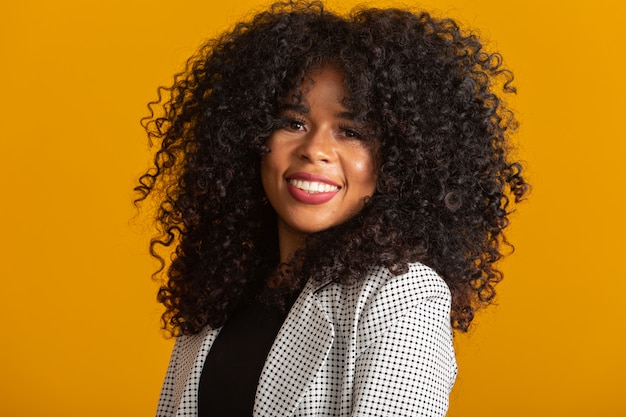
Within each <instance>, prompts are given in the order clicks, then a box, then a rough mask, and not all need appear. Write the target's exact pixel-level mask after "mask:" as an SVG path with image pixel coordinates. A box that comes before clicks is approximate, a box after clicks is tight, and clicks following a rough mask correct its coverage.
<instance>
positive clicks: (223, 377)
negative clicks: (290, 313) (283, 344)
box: [198, 301, 287, 417]
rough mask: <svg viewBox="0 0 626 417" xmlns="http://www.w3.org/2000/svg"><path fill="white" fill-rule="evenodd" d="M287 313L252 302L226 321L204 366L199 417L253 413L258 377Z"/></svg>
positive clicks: (199, 391)
mask: <svg viewBox="0 0 626 417" xmlns="http://www.w3.org/2000/svg"><path fill="white" fill-rule="evenodd" d="M286 315H287V313H286V312H285V313H283V312H281V311H279V309H277V308H274V307H270V306H267V305H265V304H263V303H261V302H260V301H252V302H251V303H249V304H247V305H245V306H243V307H241V308H240V309H239V310H237V311H236V312H235V313H234V314H233V315H232V316H231V317H230V318H229V319H228V320H227V321H226V323H225V324H224V326H223V327H222V330H220V332H219V334H218V336H217V338H216V339H215V341H214V342H213V345H212V346H211V350H210V351H209V354H208V355H207V357H206V361H205V363H204V368H203V369H202V375H201V377H200V386H199V387H198V416H199V417H207V416H233V417H236V416H242V417H243V416H245V417H251V416H252V409H253V407H254V396H255V394H256V387H257V384H258V382H259V376H260V375H261V371H262V370H263V365H264V364H265V359H266V357H267V354H268V353H269V351H270V349H271V347H272V344H273V343H274V339H275V338H276V335H277V334H278V331H279V330H280V327H281V326H282V324H283V321H284V320H285V317H286Z"/></svg>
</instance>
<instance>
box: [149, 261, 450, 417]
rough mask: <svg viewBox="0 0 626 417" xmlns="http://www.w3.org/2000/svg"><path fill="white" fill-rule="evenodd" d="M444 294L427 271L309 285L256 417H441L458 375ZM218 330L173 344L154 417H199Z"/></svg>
mask: <svg viewBox="0 0 626 417" xmlns="http://www.w3.org/2000/svg"><path fill="white" fill-rule="evenodd" d="M450 300H451V297H450V291H449V289H448V287H447V285H446V284H445V282H444V281H443V280H442V279H441V278H440V277H439V276H438V275H437V274H436V273H435V272H434V271H433V270H432V269H430V268H429V267H427V266H424V265H422V264H419V263H415V264H410V265H409V271H408V272H407V273H405V274H402V275H398V276H394V275H392V274H391V273H390V272H389V271H388V270H387V269H385V268H371V270H370V271H369V276H368V277H367V278H366V279H365V280H363V281H362V282H359V283H358V284H354V285H340V284H336V283H333V282H322V283H320V282H312V281H310V282H308V283H307V284H306V285H305V287H304V289H303V290H302V293H301V294H300V296H299V297H298V299H297V300H296V302H295V304H294V305H293V307H292V308H291V310H290V311H289V314H288V316H287V318H286V319H285V322H284V323H283V326H282V327H281V329H280V331H279V333H278V335H277V336H276V339H275V341H274V344H273V346H272V348H271V350H270V352H269V354H268V356H267V359H266V361H265V365H264V368H263V371H262V373H261V377H260V379H259V383H258V386H257V392H256V398H255V404H254V413H253V415H254V416H255V417H269V416H346V417H347V416H429V417H433V416H444V415H445V414H446V411H447V409H448V397H449V394H450V390H451V389H452V385H453V384H454V380H455V377H456V371H457V366H456V360H455V356H454V348H453V345H452V331H451V328H450ZM218 333H219V329H208V328H207V329H205V330H204V331H202V332H201V333H200V334H197V335H194V336H180V337H178V339H177V340H176V343H175V345H174V350H173V352H172V357H171V359H170V364H169V367H168V370H167V374H166V377H165V382H164V383H163V388H162V391H161V396H160V398H159V404H158V410H157V416H158V417H174V416H180V417H182V416H186V417H195V416H197V407H198V386H199V382H200V375H201V373H202V367H203V366H204V360H205V358H206V356H207V353H208V352H209V350H210V349H211V345H212V344H213V341H214V340H215V338H216V336H217V334H218Z"/></svg>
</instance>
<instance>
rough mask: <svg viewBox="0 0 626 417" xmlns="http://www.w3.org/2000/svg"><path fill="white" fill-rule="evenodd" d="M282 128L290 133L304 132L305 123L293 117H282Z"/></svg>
mask: <svg viewBox="0 0 626 417" xmlns="http://www.w3.org/2000/svg"><path fill="white" fill-rule="evenodd" d="M281 119H282V128H283V129H285V130H288V131H290V132H300V131H304V130H306V122H305V121H304V120H302V119H300V118H296V117H293V116H287V117H282V118H281Z"/></svg>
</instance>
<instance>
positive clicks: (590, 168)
mask: <svg viewBox="0 0 626 417" xmlns="http://www.w3.org/2000/svg"><path fill="white" fill-rule="evenodd" d="M6 3H7V2H5V3H3V4H4V5H2V6H0V34H1V47H0V80H1V81H0V82H1V84H0V85H1V89H0V91H1V103H0V140H1V146H0V181H1V184H2V188H1V194H0V195H1V196H2V197H1V199H2V200H1V204H0V218H1V219H2V226H1V229H0V233H1V243H0V245H1V248H0V257H1V265H2V278H1V281H0V297H1V300H2V304H1V307H2V320H1V325H0V335H1V336H0V338H1V339H0V349H1V351H0V352H1V354H0V369H1V371H0V372H1V373H2V378H0V380H1V382H0V415H2V416H16V417H17V416H40V415H42V416H43V415H45V416H64V417H72V416H81V417H82V416H149V415H152V414H153V412H154V409H155V405H156V399H157V395H158V390H159V387H160V384H161V381H162V377H163V374H164V371H165V367H166V364H167V360H168V356H169V351H170V348H171V343H172V342H171V341H167V340H164V339H163V338H162V336H161V333H160V331H159V322H158V317H159V314H160V306H159V305H157V304H156V303H155V301H154V293H155V290H156V285H155V284H154V283H153V282H151V280H150V274H151V272H152V271H153V269H154V267H155V264H154V262H153V261H152V260H151V259H150V258H149V256H148V255H147V250H146V240H147V236H148V232H149V230H147V229H146V228H145V227H142V226H141V225H142V224H145V223H142V222H145V219H141V218H139V219H137V220H136V221H134V222H133V216H135V214H136V213H135V211H134V209H133V207H132V205H131V203H130V201H131V199H132V192H131V188H132V187H133V185H134V181H135V178H136V177H137V175H138V174H140V173H141V172H142V170H143V169H144V168H146V167H147V164H148V148H147V142H146V139H145V137H144V134H143V132H142V130H141V127H140V126H139V122H138V121H139V119H140V118H141V117H142V116H144V115H145V114H146V103H147V102H148V101H149V100H152V99H153V98H154V97H155V88H156V87H157V86H158V85H161V84H167V83H169V82H170V80H171V76H172V74H173V73H174V72H175V71H176V70H178V69H180V68H181V65H182V63H183V62H184V60H185V59H186V58H187V56H188V55H190V54H191V53H192V52H193V51H194V50H195V48H196V47H197V46H198V45H199V43H200V42H201V40H202V39H204V38H206V37H210V36H212V35H214V34H216V33H217V32H219V31H221V30H223V29H225V28H227V27H228V26H229V25H230V24H231V23H232V22H233V21H235V20H236V19H238V18H240V17H242V16H243V15H244V13H245V11H247V10H249V9H250V8H251V7H252V6H254V7H257V6H258V5H259V4H262V3H263V2H262V1H261V0H247V1H246V0H226V1H216V0H203V1H196V0H194V1H184V0H183V1H180V2H173V1H163V0H151V1H145V0H142V1H133V0H124V1H122V0H114V1H106V0H105V1H96V0H93V1H71V0H56V1H43V0H41V1H32V0H22V1H12V2H10V4H6ZM215 3H217V5H214V4H215ZM346 4H348V3H344V6H345V5H346ZM350 4H352V2H350ZM377 4H382V3H377ZM618 4H619V5H618ZM621 4H622V2H618V1H616V0H613V1H609V0H585V1H582V0H579V1H577V0H573V1H569V2H551V1H545V0H526V1H511V2H504V3H503V2H500V1H495V0H459V1H452V0H449V1H436V0H428V1H424V2H422V5H423V6H424V7H426V8H427V9H433V8H434V9H436V10H439V11H440V12H442V13H443V14H445V15H451V16H454V17H457V18H459V19H460V20H461V21H462V22H463V23H464V24H466V25H469V26H472V27H477V28H479V29H480V30H481V33H482V35H483V37H484V38H486V39H490V40H491V41H492V43H491V45H492V46H493V47H495V48H497V49H498V50H500V51H501V52H502V53H503V55H504V56H505V60H506V63H507V65H508V66H509V67H510V68H512V69H513V70H514V71H515V74H516V79H517V81H516V84H517V86H518V88H519V94H518V96H517V97H516V98H514V99H513V100H512V102H511V104H512V106H513V107H514V108H515V109H516V110H517V111H518V113H519V119H520V121H521V123H522V127H521V129H520V131H519V133H518V135H517V137H518V138H519V141H520V143H521V150H520V157H521V158H522V159H523V160H525V161H527V164H528V166H529V168H528V173H529V176H530V179H531V181H532V183H533V184H534V190H533V193H532V195H531V198H530V200H529V201H528V202H527V203H526V204H524V205H523V206H521V207H520V209H519V212H518V213H517V214H516V215H515V216H514V225H513V227H512V228H511V233H510V235H511V239H512V240H513V242H514V243H515V244H516V246H517V252H516V254H515V255H514V256H513V257H512V258H510V259H509V260H507V261H506V262H505V263H504V264H503V267H504V269H505V272H506V279H505V281H504V282H503V283H502V284H501V285H500V287H499V296H498V305H497V306H495V307H494V308H492V309H490V310H488V311H486V312H484V313H483V314H481V315H480V316H479V317H478V323H477V326H476V327H475V329H474V330H473V331H472V332H471V333H470V334H469V335H461V336H459V337H457V348H458V357H459V364H460V373H459V377H458V381H457V384H456V387H455V389H454V392H453V394H452V403H451V409H450V413H449V415H450V416H453V417H454V416H458V417H460V416H464V417H467V416H470V417H473V416H480V417H489V416H508V417H512V416H535V417H538V416H550V417H555V416H568V417H569V416H591V415H593V416H618V415H626V403H625V402H624V401H623V398H622V397H623V394H622V391H623V386H624V383H623V377H624V374H625V373H626V360H625V359H624V338H625V336H624V335H625V334H626V326H625V322H626V314H625V313H624V304H625V303H626V300H625V298H626V297H625V295H626V284H625V283H624V282H625V281H626V267H625V266H624V264H625V263H624V253H623V252H624V250H625V249H626V244H625V243H626V241H625V237H624V236H625V234H626V222H625V220H624V217H625V214H626V205H625V200H626V198H625V197H624V192H623V186H624V184H625V183H626V181H625V180H626V174H625V171H624V168H623V160H624V152H625V151H626V146H625V145H624V142H625V139H626V137H625V134H624V122H623V113H624V108H625V106H624V99H625V97H624V96H625V93H626V88H625V87H626V82H625V81H624V78H625V77H626V65H625V54H626V51H625V48H624V44H625V41H626V38H625V36H624V34H623V31H622V29H621V28H622V27H623V19H624V16H625V13H624V11H625V8H624V6H622V5H621Z"/></svg>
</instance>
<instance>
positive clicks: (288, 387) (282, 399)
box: [253, 281, 334, 417]
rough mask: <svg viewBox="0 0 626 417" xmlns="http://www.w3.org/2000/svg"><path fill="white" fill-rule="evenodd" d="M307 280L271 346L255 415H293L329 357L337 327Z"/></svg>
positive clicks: (314, 285)
mask: <svg viewBox="0 0 626 417" xmlns="http://www.w3.org/2000/svg"><path fill="white" fill-rule="evenodd" d="M324 285H325V284H324V283H322V284H320V283H317V284H314V283H312V282H311V281H309V282H307V284H306V285H305V287H304V289H303V290H302V292H301V293H300V296H299V297H298V299H297V300H296V302H295V304H294V305H293V307H292V308H291V310H290V312H289V314H288V315H287V318H286V319H285V322H284V323H283V326H282V327H281V329H280V331H279V332H278V335H277V336H276V340H275V341H274V344H273V345H272V349H271V350H270V352H269V354H268V356H267V359H266V361H265V366H264V368H263V371H262V373H261V377H260V378H259V384H258V386H257V393H256V399H255V404H254V412H253V415H254V416H255V417H261V416H291V415H292V414H293V413H294V411H295V409H296V407H297V405H298V402H299V400H300V398H301V397H302V395H303V394H304V393H305V392H306V390H307V389H308V388H309V386H310V385H311V384H312V383H313V381H314V379H315V376H316V375H317V373H318V371H319V370H320V368H321V367H322V365H323V363H324V361H325V360H326V358H327V356H328V353H329V351H330V348H331V346H332V343H333V339H334V329H333V326H332V323H331V321H330V320H329V318H328V316H327V314H326V312H325V311H324V310H323V308H322V305H321V304H320V302H319V301H318V299H317V297H316V294H315V292H316V291H317V290H319V289H320V288H321V287H323V286H324Z"/></svg>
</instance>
